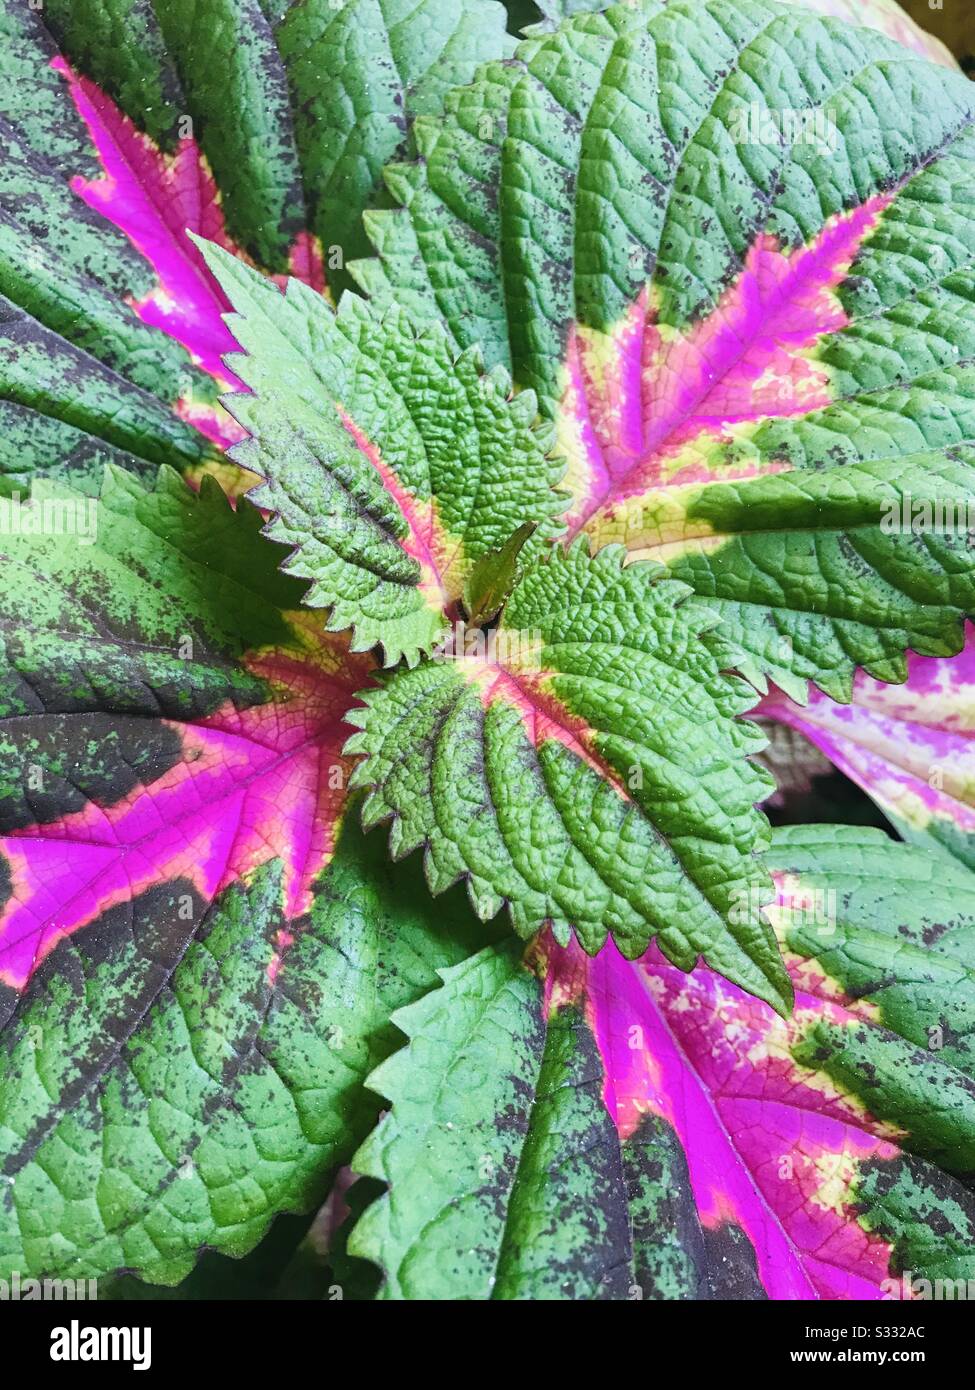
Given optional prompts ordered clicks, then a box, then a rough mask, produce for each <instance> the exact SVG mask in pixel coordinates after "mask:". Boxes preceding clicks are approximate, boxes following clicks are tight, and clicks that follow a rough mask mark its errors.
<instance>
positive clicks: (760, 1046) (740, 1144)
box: [546, 875, 899, 1299]
mask: <svg viewBox="0 0 975 1390" xmlns="http://www.w3.org/2000/svg"><path fill="white" fill-rule="evenodd" d="M776 878H777V885H776V886H777V889H778V902H779V903H780V904H782V903H787V902H788V900H789V894H790V891H791V890H790V885H789V882H788V879H786V881H785V882H783V876H781V875H777V876H776ZM546 951H547V953H548V957H549V968H548V974H547V977H546V987H547V991H548V994H549V997H550V998H551V997H552V996H553V995H554V996H556V997H557V998H558V1000H559V1001H560V1002H571V1001H572V999H573V998H574V997H577V996H583V995H584V996H585V998H586V1007H587V1013H588V1016H589V1022H590V1026H591V1028H592V1029H593V1032H594V1034H595V1037H596V1040H597V1043H598V1045H599V1050H600V1053H601V1055H602V1059H603V1065H604V1069H605V1083H604V1092H603V1094H604V1099H605V1102H606V1105H607V1108H608V1109H609V1112H610V1115H611V1116H612V1117H613V1119H614V1121H615V1123H616V1126H617V1130H618V1132H619V1135H620V1139H621V1141H625V1140H627V1139H628V1138H629V1137H630V1136H631V1135H632V1134H634V1133H635V1131H636V1130H637V1128H638V1126H639V1124H640V1122H641V1120H642V1118H643V1117H644V1116H646V1115H656V1116H659V1117H661V1118H662V1119H664V1120H665V1121H666V1122H667V1124H668V1125H670V1126H672V1127H673V1129H674V1130H675V1131H676V1133H677V1136H678V1138H679V1139H680V1141H681V1144H682V1147H683V1149H684V1153H685V1156H686V1160H687V1165H688V1172H689V1179H690V1183H691V1187H692V1189H693V1193H694V1198H695V1201H696V1205H697V1210H698V1215H699V1218H700V1220H701V1222H702V1224H703V1225H704V1227H705V1228H706V1229H707V1228H711V1229H716V1228H719V1227H722V1226H726V1225H730V1226H732V1227H736V1228H738V1229H740V1230H741V1231H743V1232H744V1234H745V1235H746V1237H747V1238H748V1240H749V1242H750V1243H751V1245H752V1247H753V1249H754V1251H755V1257H756V1261H757V1266H758V1274H759V1277H760V1279H761V1281H762V1284H763V1286H764V1288H765V1291H766V1293H767V1295H768V1296H769V1297H770V1298H773V1299H821V1298H826V1299H831V1298H840V1299H878V1298H882V1297H883V1296H884V1291H883V1289H882V1288H881V1284H882V1281H883V1280H884V1279H886V1278H887V1277H888V1272H889V1266H890V1258H891V1246H890V1244H889V1242H888V1241H886V1240H884V1239H883V1238H881V1237H880V1236H877V1235H872V1234H870V1233H869V1232H867V1231H865V1230H864V1229H863V1228H862V1227H861V1226H860V1225H858V1224H857V1222H856V1220H855V1216H856V1212H855V1210H854V1202H853V1200H852V1198H851V1197H850V1195H849V1188H850V1184H851V1181H852V1179H853V1178H854V1177H855V1175H856V1172H857V1169H858V1167H859V1165H860V1164H861V1163H863V1162H865V1161H866V1160H868V1159H890V1158H893V1157H895V1156H896V1155H897V1153H898V1152H899V1150H898V1148H897V1146H896V1143H895V1139H896V1134H895V1133H893V1132H892V1130H891V1127H890V1126H889V1125H886V1124H884V1123H882V1122H879V1121H876V1120H874V1119H873V1118H872V1117H870V1116H868V1115H865V1114H864V1111H863V1107H862V1106H861V1105H859V1103H858V1102H857V1101H856V1100H855V1099H852V1098H851V1097H849V1096H845V1095H843V1094H842V1092H841V1091H840V1090H839V1089H838V1088H835V1087H833V1088H831V1087H830V1086H829V1084H828V1082H827V1081H826V1080H825V1078H824V1077H823V1076H822V1075H821V1074H817V1073H815V1072H812V1071H810V1070H809V1069H808V1068H803V1067H801V1066H799V1065H798V1064H797V1063H796V1062H795V1061H794V1060H793V1059H792V1056H791V1055H790V1047H791V1046H792V1045H793V1044H794V1042H795V1040H796V1039H797V1038H798V1037H799V1036H801V1034H802V1033H803V1032H804V1031H805V1030H807V1029H808V1028H809V1026H810V1025H811V1023H813V1022H815V1021H817V1020H824V1021H828V1022H832V1023H836V1024H839V1025H840V1026H843V1025H845V1024H848V1023H850V1022H851V1021H853V1020H855V1019H856V1018H858V1017H869V1016H870V1013H869V1010H870V1006H869V1005H862V1004H857V1003H855V1002H853V1001H843V1000H842V999H840V1000H837V999H833V998H831V997H829V996H828V995H827V994H826V993H824V992H821V991H820V990H819V987H818V982H817V979H816V972H815V971H813V970H809V969H803V968H797V967H796V966H795V965H793V967H792V972H791V973H792V975H793V982H794V984H795V988H796V1006H795V1011H794V1013H793V1015H792V1016H791V1017H790V1018H789V1019H783V1018H781V1017H779V1016H778V1015H776V1014H774V1013H773V1012H772V1010H771V1009H770V1008H768V1006H767V1005H764V1004H762V1003H761V1002H760V1001H759V1000H756V999H755V998H753V997H752V996H750V995H747V994H745V993H743V991H741V990H740V989H738V988H737V987H736V986H735V985H733V984H731V983H729V981H727V980H725V979H722V978H721V976H719V975H716V974H715V973H714V972H713V971H711V970H708V969H706V968H698V969H697V970H695V971H694V972H693V973H692V974H691V975H685V974H684V973H683V972H682V971H680V970H677V969H675V968H674V967H673V966H672V965H670V964H669V963H668V962H667V961H666V960H664V959H663V957H662V956H661V955H660V954H659V952H658V951H657V950H656V948H655V947H651V949H650V950H649V951H648V952H647V953H646V955H645V956H643V957H641V959H640V960H638V961H627V960H625V959H624V958H623V957H622V956H621V955H620V954H619V952H618V951H617V950H616V948H615V946H614V945H613V944H612V943H608V944H607V945H606V946H605V947H604V948H603V950H602V951H600V953H599V954H598V955H597V956H596V957H595V958H594V959H589V958H587V957H585V956H584V955H583V954H582V952H581V951H579V950H578V949H577V948H576V947H575V946H574V945H573V946H571V947H569V948H567V949H564V950H563V949H562V948H560V947H557V946H555V945H554V943H550V945H549V946H548V947H547V948H546Z"/></svg>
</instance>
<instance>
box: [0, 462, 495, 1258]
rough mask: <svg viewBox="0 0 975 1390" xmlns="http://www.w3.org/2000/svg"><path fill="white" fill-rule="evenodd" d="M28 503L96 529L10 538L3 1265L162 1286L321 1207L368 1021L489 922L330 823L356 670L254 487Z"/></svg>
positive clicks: (370, 1103) (0, 576)
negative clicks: (314, 607)
mask: <svg viewBox="0 0 975 1390" xmlns="http://www.w3.org/2000/svg"><path fill="white" fill-rule="evenodd" d="M33 500H34V503H35V504H36V505H38V506H43V505H45V504H51V505H54V504H56V505H58V506H82V507H84V508H86V509H87V508H89V507H90V508H91V509H92V518H93V523H94V524H93V526H92V527H91V531H90V535H89V536H88V539H87V540H86V541H85V542H84V543H79V540H78V537H77V535H75V534H74V533H72V531H71V530H70V529H69V530H64V529H63V528H61V529H60V530H59V531H58V532H57V533H54V532H52V531H51V530H50V529H48V530H47V531H42V532H40V533H39V534H36V535H35V534H32V533H27V534H25V533H23V532H21V533H18V534H15V535H9V536H5V537H4V552H5V564H4V566H3V568H2V570H0V640H2V643H3V646H4V649H5V655H6V664H5V673H6V680H5V681H4V683H3V687H2V696H0V749H2V753H3V759H2V768H3V773H2V777H0V883H2V885H3V890H2V892H0V899H2V902H0V1154H2V1160H0V1162H2V1166H3V1172H4V1178H5V1181H4V1182H3V1183H2V1184H0V1277H9V1273H10V1271H11V1270H14V1269H16V1270H20V1271H22V1272H23V1273H24V1274H26V1273H27V1272H28V1271H29V1272H31V1273H33V1274H36V1275H38V1276H61V1277H78V1278H83V1277H99V1276H102V1275H106V1274H111V1273H113V1272H115V1271H117V1270H120V1269H127V1270H132V1271H134V1272H136V1273H137V1274H139V1275H140V1277H142V1278H144V1279H147V1280H150V1281H153V1282H163V1283H172V1282H176V1281H178V1280H179V1279H181V1278H182V1277H183V1276H184V1275H185V1274H186V1273H187V1272H188V1271H189V1270H190V1269H191V1268H192V1266H193V1264H194V1262H195V1259H196V1256H197V1254H198V1252H199V1250H200V1249H202V1248H203V1247H205V1246H206V1247H212V1248H215V1249H219V1250H222V1251H225V1252H227V1253H232V1254H240V1253H242V1252H243V1251H245V1250H248V1249H249V1248H250V1247H251V1246H253V1245H254V1244H255V1242H256V1241H257V1240H258V1239H259V1238H260V1237H261V1235H262V1234H263V1233H264V1231H265V1230H266V1228H267V1226H268V1223H269V1222H270V1221H271V1219H272V1218H273V1217H274V1215H275V1214H276V1213H278V1212H281V1211H285V1210H295V1209H307V1208H308V1207H309V1206H311V1205H313V1204H315V1203H316V1202H317V1201H319V1200H320V1199H321V1197H322V1196H323V1195H324V1192H325V1190H326V1188H327V1184H328V1181H329V1178H330V1175H331V1174H332V1172H333V1171H334V1170H335V1169H336V1168H337V1167H338V1166H339V1165H341V1164H342V1163H343V1162H344V1161H346V1160H347V1159H348V1157H349V1156H350V1154H351V1151H352V1149H353V1147H354V1145H355V1144H356V1143H357V1142H358V1141H359V1140H360V1139H361V1138H362V1136H363V1134H364V1133H365V1131H366V1129H367V1128H368V1125H369V1123H370V1122H371V1120H372V1118H373V1116H374V1112H375V1105H376V1102H375V1099H374V1098H371V1097H369V1096H368V1095H367V1094H366V1093H365V1091H364V1090H363V1086H362V1083H363V1080H364V1077H365V1074H366V1073H367V1071H368V1070H369V1069H370V1068H371V1067H372V1066H373V1065H375V1063H376V1062H377V1061H378V1060H379V1059H380V1058H381V1057H383V1056H384V1055H386V1053H387V1052H388V1051H389V1050H390V1049H391V1048H392V1047H393V1046H394V1045H395V1033H394V1032H393V1030H392V1028H391V1026H390V1024H389V1014H390V1012H391V1011H392V1010H393V1009H394V1008H396V1007H399V1006H400V1005H402V1004H405V1003H408V1002H410V1001H411V1000H412V999H414V998H416V997H417V996H418V995H419V994H421V993H423V992H424V991H425V990H426V989H427V988H429V986H430V985H431V984H432V983H433V981H434V979H435V974H434V972H435V969H436V968H438V967H439V966H442V965H449V964H451V963H453V962H455V961H457V960H459V959H462V958H463V956H464V955H465V954H466V953H467V952H468V951H469V950H470V949H471V948H472V945H473V942H474V940H475V939H477V940H478V941H481V940H483V928H481V927H480V926H479V924H478V923H477V922H476V920H475V919H473V918H472V917H471V914H470V913H469V912H468V911H467V909H466V908H465V907H464V905H463V903H462V901H458V899H457V897H456V896H455V897H454V898H453V900H452V904H451V906H450V908H449V909H448V911H447V912H446V913H444V912H443V911H442V910H438V911H437V912H436V913H434V912H433V909H432V908H431V907H430V905H429V899H428V894H427V893H426V890H425V887H424V886H423V885H422V883H418V882H417V881H416V876H415V875H412V874H410V873H408V872H407V873H406V874H405V876H404V874H403V872H402V871H401V872H400V874H399V875H398V876H397V882H396V886H395V887H394V886H393V884H392V882H391V880H390V877H389V871H388V870H387V869H386V868H385V867H384V865H383V855H382V850H381V847H377V846H371V847H367V846H366V845H365V844H364V843H363V842H362V840H361V837H360V836H359V835H357V834H356V832H355V831H354V829H350V828H349V826H348V824H347V815H346V810H347V796H348V781H349V771H350V764H349V761H348V760H347V759H346V758H345V757H344V755H343V754H342V751H341V747H342V743H343V742H344V740H345V738H346V736H347V732H348V731H347V728H345V727H344V726H343V719H344V717H345V715H346V714H347V713H348V711H349V709H350V707H351V705H352V702H353V700H354V696H355V692H356V690H357V689H358V688H359V687H360V686H362V685H363V684H364V683H365V682H367V681H368V679H369V671H370V665H371V663H370V662H369V660H368V658H365V657H362V656H355V655H353V654H352V653H350V652H349V651H348V647H347V644H345V643H343V642H342V641H341V640H340V639H337V638H334V637H329V636H328V635H326V634H324V633H322V632H321V631H320V630H318V629H317V628H316V626H315V624H314V623H313V622H312V621H310V617H309V614H308V613H307V611H305V610H302V609H301V608H300V607H299V604H300V599H301V596H302V591H303V586H302V584H301V583H300V581H297V580H295V579H293V578H289V577H287V576H285V575H282V574H281V572H280V569H279V565H280V561H281V558H282V552H281V550H280V548H279V547H277V546H276V545H275V544H274V543H273V542H271V541H269V540H267V539H266V538H264V537H262V536H261V535H260V526H261V524H262V522H261V517H260V515H259V513H258V512H257V511H256V510H255V509H254V508H253V507H251V506H250V505H249V504H247V503H242V504H240V505H239V506H238V508H237V510H236V511H235V510H233V509H231V507H230V506H229V504H228V502H227V499H226V498H225V497H224V496H223V494H222V493H221V492H220V491H219V489H218V488H217V487H216V486H215V485H214V484H213V483H212V482H209V481H208V483H207V485H206V486H204V488H203V491H202V493H201V494H200V495H199V496H196V495H194V494H193V493H192V492H191V491H190V490H189V489H188V488H187V487H186V485H185V484H184V483H183V482H181V481H180V480H179V479H178V478H177V477H176V475H175V474H173V473H171V472H164V473H163V474H161V475H160V478H159V480H158V482H157V484H156V487H155V489H154V490H153V491H151V492H150V491H146V490H145V489H144V488H143V487H142V486H141V485H140V484H138V483H137V482H136V481H135V480H134V479H132V478H131V477H129V476H128V475H125V474H121V473H112V474H111V475H110V476H109V477H108V478H107V480H106V483H105V486H104V488H103V491H102V494H101V497H100V498H99V499H98V500H96V499H93V498H90V497H84V496H82V495H81V494H78V493H73V492H71V491H70V490H69V489H66V488H65V487H63V486H62V485H55V484H48V485H46V486H41V485H38V486H37V488H35V491H34V494H33ZM39 579H42V580H43V582H41V583H39V582H38V580H39ZM94 1192H97V1193H98V1194H99V1200H98V1201H97V1202H93V1201H92V1200H91V1194H92V1193H94Z"/></svg>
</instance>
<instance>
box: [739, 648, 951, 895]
mask: <svg viewBox="0 0 975 1390" xmlns="http://www.w3.org/2000/svg"><path fill="white" fill-rule="evenodd" d="M756 713H760V714H761V716H762V718H763V719H764V718H768V719H769V720H772V721H775V724H773V725H772V727H778V728H781V729H788V730H793V731H794V732H795V733H796V734H797V735H799V736H801V737H802V738H803V741H804V742H806V741H808V742H806V746H807V747H810V746H815V748H819V749H820V750H821V751H822V752H823V753H824V754H825V755H826V757H827V758H828V759H829V760H830V762H831V763H832V764H833V765H834V766H835V767H838V768H840V769H841V771H843V772H844V773H846V775H847V776H848V777H850V778H851V779H852V780H853V781H854V782H858V783H859V784H860V786H861V787H863V789H864V790H865V791H866V792H868V793H869V795H870V796H871V797H872V798H873V800H874V801H875V802H876V803H877V805H878V806H879V807H880V809H881V810H882V811H883V812H884V814H885V816H886V817H887V818H888V820H890V822H891V823H892V824H893V825H895V826H896V827H897V829H898V830H899V831H900V833H901V834H902V835H903V836H904V838H905V839H907V840H911V841H914V842H916V843H921V844H927V845H930V846H931V847H933V848H937V849H939V850H940V851H941V852H942V853H947V854H949V855H951V856H953V857H955V858H957V859H960V860H961V862H962V863H963V864H966V865H967V866H968V868H970V869H972V870H975V742H973V740H975V629H973V628H972V625H971V624H970V623H969V624H967V625H966V638H965V647H964V650H963V651H962V653H961V654H960V655H959V656H957V657H955V658H953V659H950V660H949V659H946V658H944V657H940V658H939V657H920V656H916V655H915V654H913V653H912V654H911V655H910V656H909V658H908V678H907V681H906V682H905V683H904V684H903V685H882V684H881V683H880V682H879V681H875V680H873V679H871V677H869V676H867V675H864V673H863V672H862V671H861V672H858V673H857V677H856V680H855V682H854V685H853V699H852V701H851V703H850V704H848V705H840V704H837V703H836V702H835V701H834V700H830V699H829V698H828V697H827V696H825V695H821V694H820V693H819V692H818V691H814V692H813V693H812V695H811V696H810V699H809V700H808V701H807V703H806V704H805V705H798V704H796V702H795V701H794V700H790V699H789V698H788V697H787V696H785V695H783V694H782V692H781V691H778V690H777V691H774V692H772V693H770V694H769V695H768V696H766V697H765V699H764V700H763V701H762V702H761V704H760V705H759V706H758V707H757V709H756Z"/></svg>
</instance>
